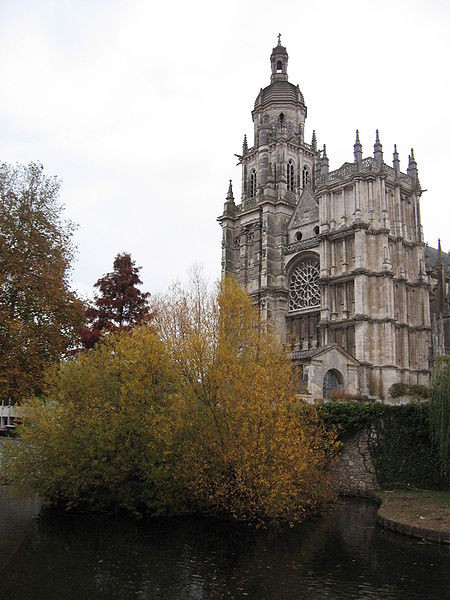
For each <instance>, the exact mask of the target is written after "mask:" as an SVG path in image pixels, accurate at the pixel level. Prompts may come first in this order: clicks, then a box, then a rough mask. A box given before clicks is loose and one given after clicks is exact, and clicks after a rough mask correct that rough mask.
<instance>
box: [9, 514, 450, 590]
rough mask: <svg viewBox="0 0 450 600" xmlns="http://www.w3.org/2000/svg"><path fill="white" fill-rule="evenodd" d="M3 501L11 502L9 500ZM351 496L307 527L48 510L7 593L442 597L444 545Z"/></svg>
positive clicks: (17, 560)
mask: <svg viewBox="0 0 450 600" xmlns="http://www.w3.org/2000/svg"><path fill="white" fill-rule="evenodd" d="M2 504H4V502H3V503H2ZM375 515H376V507H374V506H373V505H372V504H370V503H366V502H344V503H342V504H340V505H339V506H337V507H336V508H335V509H334V510H333V511H332V512H330V513H329V514H328V515H326V516H325V517H324V518H323V519H320V520H317V521H309V522H307V523H304V524H303V525H301V526H300V527H296V528H293V529H289V528H288V527H282V528H278V529H268V530H256V531H255V530H252V529H249V528H247V527H245V526H240V525H236V524H230V523H224V522H218V521H212V520H203V519H195V518H188V519H176V520H171V521H166V520H158V521H150V522H145V523H142V522H141V523H133V522H130V521H125V520H119V519H115V520H111V519H107V518H104V519H98V518H97V519H92V518H83V517H73V516H71V517H68V516H67V515H62V516H61V515H58V516H57V515H54V514H53V515H43V516H41V517H40V518H39V519H35V520H34V521H33V522H32V523H31V527H30V530H29V533H28V535H27V537H26V539H25V540H23V541H22V542H21V545H20V547H19V548H18V549H16V550H15V554H14V559H13V560H12V561H11V562H10V563H9V565H8V567H7V569H6V570H4V571H3V572H2V573H1V579H2V580H3V581H2V586H1V588H0V595H1V594H3V596H2V597H4V598H8V599H10V600H14V599H20V600H31V599H39V600H41V599H46V600H47V599H48V600H51V599H58V600H60V599H68V600H71V599H76V600H80V599H85V598H86V599H103V598H108V599H110V600H111V599H127V600H128V599H129V598H151V599H152V600H153V599H164V600H167V599H169V600H171V599H176V600H179V599H198V600H206V599H217V598H255V599H258V600H260V599H277V600H278V599H285V598H286V599H294V598H295V599H296V598H308V599H312V600H314V599H316V598H345V599H352V598H355V599H356V598H358V599H361V598H388V599H389V598H395V599H402V598H405V599H406V598H408V600H409V599H415V598H421V599H423V598H444V597H448V592H449V591H450V590H449V589H448V588H447V587H446V586H447V583H448V582H447V580H446V577H447V567H448V562H447V560H448V554H447V551H446V548H444V547H442V546H437V545H431V544H421V543H420V542H417V541H415V540H410V539H408V538H403V537H401V536H397V535H395V534H391V533H389V532H385V531H383V530H380V529H378V528H376V527H375Z"/></svg>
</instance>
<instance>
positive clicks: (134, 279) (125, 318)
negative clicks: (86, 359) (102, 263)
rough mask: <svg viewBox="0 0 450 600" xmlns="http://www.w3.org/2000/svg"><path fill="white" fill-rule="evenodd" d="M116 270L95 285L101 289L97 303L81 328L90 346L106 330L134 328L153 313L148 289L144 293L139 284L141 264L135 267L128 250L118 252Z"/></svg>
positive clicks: (82, 334)
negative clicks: (149, 303)
mask: <svg viewBox="0 0 450 600" xmlns="http://www.w3.org/2000/svg"><path fill="white" fill-rule="evenodd" d="M113 267H114V269H113V271H112V272H111V273H107V274H106V275H104V276H103V277H101V278H100V279H99V280H98V281H97V283H96V284H95V286H94V287H96V288H97V289H98V290H99V295H97V296H95V298H94V304H93V305H92V306H90V307H88V308H87V309H86V318H87V320H88V326H83V327H81V328H80V337H81V341H82V343H83V345H84V346H85V347H86V348H92V347H93V346H94V345H95V344H96V343H97V341H98V340H99V339H100V336H101V334H102V332H104V331H107V332H112V331H117V330H123V329H130V328H131V327H133V326H134V325H138V324H140V323H142V322H144V321H145V320H146V319H148V317H149V316H150V313H149V307H148V298H149V296H150V294H149V293H148V292H141V291H140V290H139V288H138V287H137V286H138V285H141V284H142V281H141V280H140V278H139V271H140V269H141V267H136V266H135V261H133V260H131V255H130V254H128V253H123V254H118V255H117V256H116V258H115V259H114V265H113Z"/></svg>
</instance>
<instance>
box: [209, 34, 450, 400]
mask: <svg viewBox="0 0 450 600" xmlns="http://www.w3.org/2000/svg"><path fill="white" fill-rule="evenodd" d="M270 63H271V76H270V84H269V85H268V86H267V87H264V88H261V90H260V91H259V93H258V95H257V97H256V100H255V104H254V108H253V111H252V118H253V124H254V142H253V145H252V146H250V145H249V143H248V142H247V138H246V137H244V142H243V147H242V154H240V155H238V159H239V164H240V165H241V166H242V188H241V201H240V203H237V202H236V201H235V198H234V195H233V189H232V185H231V181H230V186H229V190H228V194H227V197H226V202H225V205H224V211H223V214H222V215H221V216H220V217H219V218H218V221H219V222H220V225H221V227H222V234H223V235H222V275H223V276H224V275H225V274H232V275H233V276H234V277H236V279H237V280H238V281H239V282H240V283H241V285H242V286H243V287H244V289H246V291H247V292H248V294H249V295H250V296H251V298H252V299H253V302H254V304H255V305H256V306H258V308H259V311H260V313H261V315H262V317H263V318H264V319H265V320H266V321H267V322H270V323H271V324H272V326H273V328H274V330H275V331H276V332H277V333H278V334H279V336H280V338H281V340H282V341H283V342H284V343H285V344H286V346H287V348H288V351H289V353H290V356H291V358H292V360H293V362H294V363H295V364H296V365H297V366H298V367H299V373H300V381H299V389H301V390H302V391H303V392H304V393H305V394H308V395H310V396H311V397H312V398H313V399H316V398H327V397H331V392H332V390H333V389H334V388H339V390H342V391H343V392H344V393H345V394H347V396H348V397H362V398H371V399H382V400H385V401H389V399H390V392H389V390H390V388H391V386H392V385H393V384H394V383H400V382H401V383H406V384H423V385H429V382H430V369H431V366H432V361H433V358H434V357H435V356H437V355H439V354H443V353H445V350H446V344H445V340H446V339H447V340H448V339H449V337H448V333H449V332H448V327H449V320H448V319H449V310H448V284H449V277H448V256H447V255H446V254H445V253H444V252H442V250H441V248H440V246H439V248H438V249H437V250H435V249H432V248H427V247H426V246H425V244H424V238H423V232H422V227H421V221H420V197H421V193H422V190H421V186H420V182H419V177H418V170H417V163H416V161H415V158H414V152H413V150H411V154H410V156H409V158H408V167H407V169H406V173H404V172H402V171H401V170H400V160H399V156H398V153H397V149H396V147H394V153H393V160H392V163H391V165H388V164H387V163H386V162H385V160H384V155H383V147H382V144H381V141H380V137H379V134H378V131H377V132H376V136H375V144H374V148H373V156H367V157H364V156H363V151H362V146H361V143H360V141H359V135H358V131H356V139H355V143H354V146H353V160H352V161H351V162H346V163H344V164H343V165H342V166H341V167H340V168H339V169H337V170H335V171H330V169H329V160H328V156H327V151H326V147H325V146H323V149H318V147H317V140H316V135H315V132H312V139H311V141H310V142H306V141H305V135H304V133H305V121H306V117H307V107H306V104H305V99H304V97H303V94H302V92H301V90H300V88H299V86H298V85H295V84H293V83H291V82H290V81H289V80H288V54H287V51H286V48H285V47H284V46H282V45H281V41H280V36H278V45H277V46H275V48H273V51H272V55H271V57H270Z"/></svg>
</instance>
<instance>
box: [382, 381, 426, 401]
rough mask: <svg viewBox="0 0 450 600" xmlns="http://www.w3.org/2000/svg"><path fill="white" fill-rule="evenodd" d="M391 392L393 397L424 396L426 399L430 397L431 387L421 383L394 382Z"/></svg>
mask: <svg viewBox="0 0 450 600" xmlns="http://www.w3.org/2000/svg"><path fill="white" fill-rule="evenodd" d="M389 394H390V395H391V397H392V398H400V397H401V396H412V397H413V398H423V399H425V400H426V399H428V398H429V397H430V388H429V387H427V386H426V385H421V384H420V383H394V384H393V385H391V387H390V388H389Z"/></svg>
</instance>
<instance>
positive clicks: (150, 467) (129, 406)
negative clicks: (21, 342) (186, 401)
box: [5, 327, 179, 514]
mask: <svg viewBox="0 0 450 600" xmlns="http://www.w3.org/2000/svg"><path fill="white" fill-rule="evenodd" d="M173 392H174V381H173V377H172V374H171V372H170V363H169V361H168V359H167V356H166V350H165V346H164V344H163V343H162V342H161V340H160V339H159V338H158V337H157V335H156V334H155V332H154V331H152V330H151V329H150V328H148V327H138V328H135V329H134V330H133V331H131V332H127V333H122V334H120V335H119V334H118V335H112V336H109V337H108V339H107V340H106V341H105V342H103V343H102V344H99V345H98V347H96V348H95V350H92V351H90V352H88V353H80V354H79V355H78V356H77V358H76V359H74V360H71V361H69V362H66V363H64V364H62V365H61V366H59V367H57V368H56V367H55V368H54V369H52V370H51V371H50V372H49V374H48V384H47V390H46V395H45V400H44V401H42V399H41V398H35V399H31V400H29V401H28V402H27V403H25V405H24V407H23V412H24V414H25V422H24V426H23V427H21V428H20V437H21V443H20V444H17V443H15V441H13V442H12V443H11V444H9V447H8V448H7V449H6V456H5V463H6V464H5V472H6V476H7V477H8V478H9V479H10V480H12V481H14V482H16V483H19V484H23V485H25V486H28V487H31V488H32V489H34V490H35V491H36V492H37V493H38V494H39V495H40V496H41V497H42V499H43V500H44V502H46V503H47V504H48V505H60V506H63V507H65V508H69V509H70V508H79V509H83V510H116V509H119V510H120V509H124V510H126V511H129V512H131V513H135V514H141V513H143V512H152V513H158V512H160V511H163V512H167V511H169V510H170V509H171V507H172V506H175V505H176V504H177V503H178V496H177V495H178V490H179V488H178V486H174V485H173V483H172V482H173V477H172V474H171V473H170V472H169V469H168V467H167V465H166V463H165V461H164V453H165V448H164V440H163V439H162V438H161V436H160V433H159V432H160V427H159V422H160V421H161V420H163V419H164V412H165V410H166V409H167V405H168V403H170V399H171V395H172V394H173ZM177 510H178V509H177Z"/></svg>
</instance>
